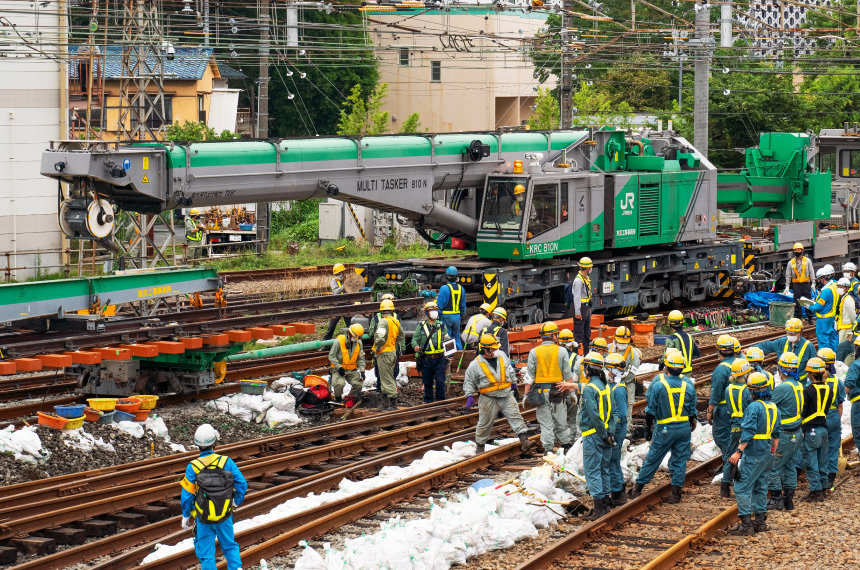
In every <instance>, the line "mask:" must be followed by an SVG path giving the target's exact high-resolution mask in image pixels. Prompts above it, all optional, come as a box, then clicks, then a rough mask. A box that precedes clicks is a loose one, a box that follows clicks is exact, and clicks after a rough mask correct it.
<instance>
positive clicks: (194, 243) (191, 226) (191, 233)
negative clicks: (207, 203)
mask: <svg viewBox="0 0 860 570" xmlns="http://www.w3.org/2000/svg"><path fill="white" fill-rule="evenodd" d="M205 235H206V226H204V225H203V224H201V223H200V210H198V209H197V208H191V209H190V210H188V217H187V218H185V244H186V245H187V246H188V251H187V252H186V254H185V258H186V260H187V261H189V262H196V261H197V260H198V259H200V258H202V257H203V241H204V240H203V238H204V237H205Z"/></svg>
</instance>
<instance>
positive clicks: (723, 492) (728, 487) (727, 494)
mask: <svg viewBox="0 0 860 570" xmlns="http://www.w3.org/2000/svg"><path fill="white" fill-rule="evenodd" d="M720 497H722V498H724V499H731V498H732V484H731V483H720Z"/></svg>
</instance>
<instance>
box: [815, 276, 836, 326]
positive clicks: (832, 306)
mask: <svg viewBox="0 0 860 570" xmlns="http://www.w3.org/2000/svg"><path fill="white" fill-rule="evenodd" d="M825 290H828V291H830V297H831V301H830V309H828V310H827V312H826V313H824V314H823V315H819V317H818V318H820V319H828V318H830V317H834V316H836V306H837V304H838V302H839V295H838V294H837V293H836V283H834V282H833V281H831V282H830V283H828V284H827V285H825V286H824V288H823V289H822V290H821V292H820V293H819V294H818V301H816V305H817V306H820V307H825V306H826V304H825V303H823V302H822V298H821V295H822V293H824V291H825Z"/></svg>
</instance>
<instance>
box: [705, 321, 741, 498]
mask: <svg viewBox="0 0 860 570" xmlns="http://www.w3.org/2000/svg"><path fill="white" fill-rule="evenodd" d="M734 346H735V343H734V339H733V338H732V337H730V336H729V335H727V334H724V335H720V336H719V337H718V338H717V351H719V353H720V356H721V357H722V358H723V360H722V362H720V363H719V364H718V365H717V367H716V368H715V369H714V372H713V374H711V395H710V398H709V399H708V421H709V422H710V423H711V433H713V436H714V443H715V444H716V445H717V448H718V449H719V450H720V453H721V454H722V455H723V465H724V466H725V462H726V457H727V456H726V453H727V452H728V450H729V439H730V435H731V428H730V427H729V413H728V408H727V407H726V400H725V399H724V398H725V395H726V387H728V385H729V379H730V378H731V375H732V362H734V361H735V348H734ZM720 494H721V495H722V496H723V497H731V489H730V486H729V483H728V481H723V483H722V485H721V486H720Z"/></svg>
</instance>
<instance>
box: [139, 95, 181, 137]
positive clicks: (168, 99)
mask: <svg viewBox="0 0 860 570" xmlns="http://www.w3.org/2000/svg"><path fill="white" fill-rule="evenodd" d="M150 106H151V104H150V99H144V109H143V113H144V116H146V115H147V113H148V111H149V109H150ZM172 124H173V97H172V96H171V95H165V96H164V117H161V109H153V110H152V113H149V116H148V118H147V119H146V126H147V127H149V128H150V129H158V128H161V126H162V125H164V126H169V125H172ZM136 126H137V115H136V114H135V113H132V114H131V128H132V129H133V128H135V127H136Z"/></svg>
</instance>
